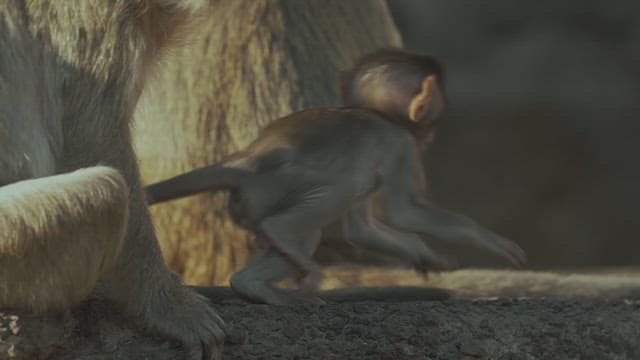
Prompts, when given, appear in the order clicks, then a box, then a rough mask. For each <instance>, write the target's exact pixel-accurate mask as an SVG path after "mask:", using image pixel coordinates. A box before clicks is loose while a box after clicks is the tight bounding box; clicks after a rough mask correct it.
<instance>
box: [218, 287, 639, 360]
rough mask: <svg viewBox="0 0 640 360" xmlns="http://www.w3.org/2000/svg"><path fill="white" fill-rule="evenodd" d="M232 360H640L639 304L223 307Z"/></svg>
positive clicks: (550, 302) (557, 302) (226, 352)
mask: <svg viewBox="0 0 640 360" xmlns="http://www.w3.org/2000/svg"><path fill="white" fill-rule="evenodd" d="M220 311H221V313H222V314H223V316H224V318H225V319H229V320H230V322H231V319H233V321H232V322H231V323H232V324H233V329H232V333H231V336H230V338H229V339H228V343H227V345H226V347H225V349H224V355H225V356H224V358H225V359H640V304H639V303H630V302H624V301H575V300H574V301H569V300H494V301H469V300H446V301H415V302H400V303H397V302H396V303H383V302H366V301H364V302H354V303H342V304H330V305H327V306H322V307H298V308H288V309H277V308H273V307H269V306H265V305H251V306H245V305H231V306H225V307H221V308H220Z"/></svg>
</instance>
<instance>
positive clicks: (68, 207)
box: [0, 0, 223, 359]
mask: <svg viewBox="0 0 640 360" xmlns="http://www.w3.org/2000/svg"><path fill="white" fill-rule="evenodd" d="M198 2H199V1H188V0H185V1H180V0H109V1H85V0H70V1H66V0H65V1H44V0H5V1H2V2H0V49H1V50H0V307H16V308H25V309H30V310H32V311H35V312H46V311H55V310H64V309H67V308H69V307H71V306H73V305H75V304H76V303H77V302H78V301H80V300H82V299H83V298H84V297H86V296H87V295H88V294H89V293H90V292H91V291H92V290H94V288H96V286H97V288H96V289H95V294H96V295H99V296H102V297H106V298H108V299H110V300H112V301H113V302H114V303H116V304H117V305H119V306H120V307H121V308H122V309H123V311H124V312H125V313H126V314H127V315H128V316H130V317H131V319H132V320H134V321H135V322H136V323H138V324H139V325H141V326H143V327H144V328H145V329H147V330H149V331H153V332H155V333H159V334H161V335H165V336H168V337H170V338H174V339H177V340H179V341H181V342H182V343H183V344H184V345H185V347H186V350H187V351H188V356H189V358H190V359H201V358H207V359H208V358H210V357H211V356H215V355H216V354H217V353H218V352H219V350H220V345H221V341H222V339H223V332H222V329H221V327H222V326H223V322H222V320H221V319H220V318H219V317H218V315H217V314H216V313H215V311H214V310H213V309H212V308H211V307H210V305H209V303H208V302H207V301H206V300H205V299H204V298H202V297H201V296H199V295H197V294H195V293H193V292H192V291H191V290H189V289H187V288H185V287H183V286H182V284H181V281H180V279H179V278H178V277H177V276H176V275H175V274H173V273H172V272H170V271H169V270H168V269H167V268H166V267H165V265H164V263H163V259H162V256H161V254H160V250H159V247H158V244H157V240H156V237H155V233H154V229H153V226H152V224H151V221H150V218H149V214H148V211H147V209H146V205H145V203H144V199H143V195H142V192H141V189H140V181H139V175H138V168H137V160H136V158H135V155H134V152H133V148H132V146H131V141H130V129H129V125H130V120H131V118H132V115H133V110H134V108H135V106H136V104H137V100H138V98H139V96H140V94H141V92H142V89H143V87H144V83H145V82H146V79H147V78H148V77H149V74H151V70H152V68H153V67H154V64H155V63H156V61H155V59H157V57H158V56H159V55H161V54H162V53H164V52H165V51H164V50H165V48H166V47H167V46H169V45H171V44H172V43H173V42H174V39H176V38H177V37H176V36H175V29H176V28H178V29H180V28H184V27H185V24H186V21H187V20H188V18H189V16H190V14H191V13H192V12H193V11H195V10H196V5H197V4H196V3H198ZM78 169H81V170H78ZM76 170H77V171H76Z"/></svg>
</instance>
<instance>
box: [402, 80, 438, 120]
mask: <svg viewBox="0 0 640 360" xmlns="http://www.w3.org/2000/svg"><path fill="white" fill-rule="evenodd" d="M438 102H441V100H440V96H439V90H438V80H437V79H436V76H435V75H429V76H427V77H426V78H424V80H423V81H422V88H421V89H420V92H419V93H417V94H416V95H415V96H414V97H413V99H411V102H410V103H409V108H408V109H407V116H408V117H409V119H411V121H413V122H418V121H420V120H421V119H423V118H424V116H425V114H427V113H434V110H435V112H440V109H431V107H441V106H442V104H438Z"/></svg>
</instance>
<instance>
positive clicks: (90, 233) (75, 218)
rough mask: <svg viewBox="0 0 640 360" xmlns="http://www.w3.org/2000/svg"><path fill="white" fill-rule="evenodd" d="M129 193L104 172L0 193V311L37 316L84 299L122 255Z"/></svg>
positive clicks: (115, 175)
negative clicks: (15, 310)
mask: <svg viewBox="0 0 640 360" xmlns="http://www.w3.org/2000/svg"><path fill="white" fill-rule="evenodd" d="M128 192H129V191H128V188H127V185H126V183H125V180H124V179H123V178H122V175H120V173H119V172H118V171H117V170H115V169H113V168H109V167H103V166H97V167H93V168H87V169H82V170H77V171H74V172H71V173H67V174H62V175H56V176H50V177H46V178H39V179H34V180H24V181H20V182H16V183H13V184H10V185H6V186H3V187H2V188H0V239H2V242H0V279H2V282H0V308H5V307H9V308H27V309H29V310H31V311H34V312H36V313H42V312H45V311H48V310H64V309H67V308H68V307H69V306H70V305H75V304H77V303H78V302H80V301H81V300H83V299H84V298H86V297H87V296H88V295H89V293H91V291H92V290H93V288H94V287H95V285H96V282H97V281H98V278H99V277H100V276H101V275H102V274H103V273H104V272H105V271H107V270H108V269H109V268H111V267H112V266H113V264H114V263H115V260H116V259H117V257H118V255H119V254H120V249H121V247H122V244H123V240H124V235H125V230H126V224H127V217H128V209H127V200H128ZM34 285H35V286H34Z"/></svg>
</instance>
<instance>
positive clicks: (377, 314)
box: [0, 269, 640, 360]
mask: <svg viewBox="0 0 640 360" xmlns="http://www.w3.org/2000/svg"><path fill="white" fill-rule="evenodd" d="M383 274H386V276H387V277H383V276H382V275H383ZM498 275H500V276H503V278H500V277H498ZM479 279H494V280H493V281H498V282H501V283H505V284H508V283H509V282H512V283H515V284H525V285H526V286H525V288H528V289H529V291H530V292H531V291H532V290H535V289H538V290H540V291H541V292H542V293H547V294H551V295H553V296H555V298H521V297H519V296H521V295H518V294H519V292H520V291H521V290H519V289H521V288H522V287H520V288H518V287H511V288H513V289H515V291H514V292H513V293H512V295H508V294H510V293H509V291H507V290H508V289H509V287H507V286H506V285H505V287H503V288H501V287H499V286H497V285H494V286H493V288H495V289H497V290H498V293H496V294H493V295H497V296H492V294H491V293H489V292H486V293H484V294H482V297H483V299H471V298H469V296H470V294H471V292H467V293H465V292H461V291H460V290H455V296H453V295H454V293H452V292H449V291H444V290H438V289H434V288H425V287H424V286H429V284H431V286H434V285H433V284H440V285H449V286H450V288H455V287H459V288H460V289H469V288H470V287H471V286H470V282H471V281H473V282H475V283H477V287H478V288H485V289H486V288H488V287H489V286H488V285H487V283H486V282H485V283H483V282H481V281H480V280H479ZM505 279H507V280H508V281H507V280H505ZM400 280H403V281H404V283H402V281H400ZM463 280H464V281H463ZM535 281H538V283H536V282H535ZM329 283H332V284H342V285H345V284H348V285H349V286H365V285H366V286H369V287H370V286H374V287H375V288H350V287H349V288H347V289H342V290H329V291H324V292H323V293H322V296H323V297H324V298H325V299H326V300H327V304H325V305H314V306H311V305H307V306H293V307H277V306H268V305H258V304H250V303H247V302H244V301H242V300H240V299H239V298H237V297H236V296H235V295H233V293H232V292H231V290H230V289H229V288H207V289H208V290H209V291H210V293H206V292H204V291H203V290H202V288H200V291H201V292H204V293H205V295H207V296H209V297H210V298H211V299H212V300H213V301H214V302H215V303H216V305H215V306H216V308H217V310H218V311H219V313H220V314H221V316H222V317H223V318H224V319H225V320H226V321H227V324H228V336H227V342H226V344H225V346H224V350H223V359H411V360H413V359H431V360H435V359H525V360H530V359H596V360H600V359H640V291H639V290H638V289H640V278H639V277H638V276H637V273H636V272H634V273H630V272H621V273H611V272H610V273H608V274H606V275H604V276H600V275H593V274H586V275H581V274H551V273H539V272H513V273H510V272H504V271H501V272H493V273H492V272H487V271H479V270H471V271H459V272H452V273H447V274H443V275H442V276H439V277H437V276H436V277H431V278H430V279H429V280H425V279H424V278H413V279H412V278H411V277H410V276H409V275H408V273H406V272H390V271H388V270H385V271H380V272H379V273H378V274H376V271H374V270H371V269H369V270H367V271H365V272H362V271H356V272H349V271H346V270H345V269H340V270H339V271H337V272H334V274H333V275H332V276H331V279H330V280H329V281H328V282H326V284H325V286H326V287H331V286H329V285H328V284H329ZM385 283H386V284H388V283H392V284H395V285H396V286H397V285H401V286H402V287H389V286H385V285H384V284H385ZM541 284H546V285H547V286H546V287H542V286H541ZM418 285H420V286H418ZM551 285H552V286H551ZM585 288H587V289H588V290H587V291H583V292H582V293H581V292H580V289H585ZM500 294H506V295H500ZM570 294H574V295H576V294H577V295H578V296H580V298H566V297H567V296H568V295H570ZM603 294H604V295H608V296H609V297H610V298H609V299H603V298H601V297H600V298H599V299H596V298H594V297H593V296H596V295H597V296H602V295H603ZM476 295H477V292H476ZM465 297H466V298H465ZM183 358H184V352H183V351H182V349H181V348H180V345H179V344H175V343H172V342H169V341H166V340H165V339H163V338H162V337H159V336H157V335H156V336H154V335H153V334H148V333H146V332H143V331H141V330H140V329H137V328H136V326H135V324H133V323H132V322H131V321H130V320H129V319H126V318H123V317H121V316H120V315H119V314H118V311H117V310H116V309H114V308H113V306H112V305H110V304H108V303H105V302H102V301H95V300H94V301H89V302H87V303H86V304H85V305H84V306H82V307H80V308H78V309H76V310H74V311H73V313H71V314H70V315H69V316H66V317H57V318H51V319H42V318H31V317H29V316H24V315H22V314H20V313H17V312H6V311H5V312H1V313H0V360H2V359H29V360H37V359H53V360H71V359H74V360H76V359H91V360H107V359H109V360H112V359H154V360H175V359H183Z"/></svg>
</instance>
